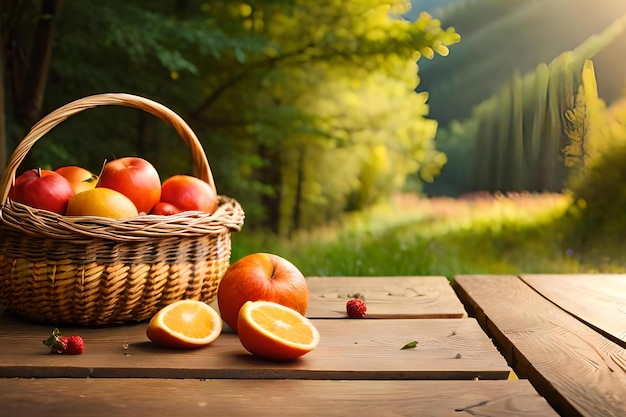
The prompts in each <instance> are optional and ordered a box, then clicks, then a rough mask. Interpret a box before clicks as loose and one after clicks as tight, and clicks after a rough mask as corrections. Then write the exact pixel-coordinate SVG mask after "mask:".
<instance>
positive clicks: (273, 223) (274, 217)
mask: <svg viewBox="0 0 626 417" xmlns="http://www.w3.org/2000/svg"><path fill="white" fill-rule="evenodd" d="M275 152H276V151H275V150H273V149H270V148H268V147H267V146H265V145H260V146H259V154H260V155H261V158H262V159H263V160H264V161H265V165H264V166H263V167H262V168H261V169H260V170H259V180H260V181H261V182H262V183H263V184H265V185H268V186H270V187H271V189H272V190H273V191H274V192H273V193H271V194H269V193H263V194H262V196H261V204H262V206H263V207H264V208H265V210H266V212H265V218H264V221H263V222H262V224H263V225H264V226H265V227H266V228H267V229H268V230H269V231H271V232H273V233H280V202H281V172H280V160H279V158H278V155H276V154H275Z"/></svg>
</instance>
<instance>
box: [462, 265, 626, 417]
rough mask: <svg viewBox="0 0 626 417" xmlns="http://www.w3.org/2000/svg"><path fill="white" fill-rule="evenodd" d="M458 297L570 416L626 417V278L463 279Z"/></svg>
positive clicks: (518, 366) (551, 400) (522, 371)
mask: <svg viewBox="0 0 626 417" xmlns="http://www.w3.org/2000/svg"><path fill="white" fill-rule="evenodd" d="M455 281H456V287H457V292H458V294H459V296H460V297H461V299H462V300H463V301H464V302H465V304H466V305H467V306H468V310H469V311H470V313H471V315H473V316H475V317H476V318H477V319H478V320H479V322H480V324H481V326H482V327H483V329H484V330H485V331H486V332H487V334H489V335H490V337H493V339H494V340H495V343H496V344H497V345H498V346H499V347H500V349H501V351H502V352H503V353H504V356H505V357H506V359H507V361H508V363H509V364H512V366H513V367H514V368H515V371H516V373H517V374H518V375H519V376H520V377H523V378H528V379H529V380H530V382H531V383H532V384H533V386H534V387H535V388H536V389H537V391H538V392H539V393H541V394H542V395H543V396H544V397H545V398H546V399H547V400H548V401H549V403H550V404H551V405H552V406H553V407H554V409H555V410H556V411H558V412H559V413H560V414H561V415H563V416H602V417H612V416H615V417H618V416H626V275H608V274H597V275H522V276H519V277H518V276H510V275H502V276H494V275H463V276H457V277H456V278H455Z"/></svg>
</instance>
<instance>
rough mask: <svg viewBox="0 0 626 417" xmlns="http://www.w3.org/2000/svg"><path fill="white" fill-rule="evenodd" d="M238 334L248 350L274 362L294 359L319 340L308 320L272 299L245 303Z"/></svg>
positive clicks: (241, 312) (240, 313)
mask: <svg viewBox="0 0 626 417" xmlns="http://www.w3.org/2000/svg"><path fill="white" fill-rule="evenodd" d="M237 335H238V336H239V340H240V341H241V344H242V345H243V347H244V348H246V350H247V351H248V352H250V353H252V354H253V355H256V356H259V357H261V358H265V359H270V360H275V361H289V360H294V359H296V358H298V357H300V356H302V355H304V354H306V353H309V352H310V351H312V350H313V349H315V347H316V346H317V345H318V343H319V341H320V334H319V332H318V330H317V329H316V328H315V326H314V325H313V323H312V322H311V321H310V320H309V319H307V318H306V317H304V316H303V315H302V314H300V313H299V312H297V311H296V310H294V309H292V308H289V307H285V306H283V305H281V304H277V303H274V302H271V301H248V302H246V303H245V304H244V305H243V306H242V307H241V309H240V310H239V317H238V319H237Z"/></svg>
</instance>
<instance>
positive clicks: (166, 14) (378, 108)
mask: <svg viewBox="0 0 626 417" xmlns="http://www.w3.org/2000/svg"><path fill="white" fill-rule="evenodd" d="M408 4H409V3H408V2H406V1H401V0H398V1H393V2H391V3H390V2H388V1H382V0H367V1H361V2H343V1H339V0H324V1H321V2H314V3H312V2H308V1H304V0H267V1H261V0H255V1H248V2H231V1H220V0H211V1H198V0H196V1H193V0H189V1H181V2H173V3H172V2H166V1H163V0H161V1H156V2H153V1H150V2H148V1H145V0H142V1H136V2H123V1H121V0H110V1H108V2H104V3H99V4H95V3H93V2H68V3H66V4H65V7H64V11H63V14H62V15H61V18H60V20H59V21H58V24H57V38H56V39H57V42H56V46H55V54H54V56H53V60H52V62H51V71H50V77H49V83H48V90H47V91H48V93H47V95H46V97H45V100H44V106H45V107H46V108H47V109H54V108H56V107H59V106H60V105H62V104H65V103H66V102H68V101H70V100H73V99H76V98H78V97H82V96H85V95H90V94H94V93H96V92H103V91H127V92H132V93H136V94H139V95H144V96H147V97H150V98H153V99H155V100H157V101H160V102H162V103H164V104H166V105H167V106H168V107H170V108H172V109H173V110H175V111H176V112H177V113H179V114H180V115H181V116H182V117H183V118H184V119H185V120H186V121H187V122H188V123H189V124H190V125H191V126H192V128H193V129H194V130H195V131H196V133H197V134H198V136H199V137H200V138H201V140H202V142H203V145H204V147H205V150H206V152H207V155H208V156H209V160H210V162H211V168H212V170H213V171H214V175H215V177H216V182H217V184H218V188H219V189H218V191H221V192H222V193H224V194H228V195H231V196H234V197H235V198H237V199H239V200H240V201H241V202H242V204H243V206H244V207H245V210H246V214H247V220H248V224H251V223H253V224H259V225H262V226H264V227H266V228H268V229H269V230H272V231H283V232H288V231H289V230H292V229H294V228H301V227H305V226H307V225H314V224H317V223H319V222H323V221H326V220H328V219H331V218H333V217H335V216H336V215H338V214H340V213H342V212H343V211H345V210H347V209H349V208H362V207H364V206H366V205H368V204H371V203H372V201H373V200H374V198H373V197H374V196H376V195H380V196H384V195H388V194H389V193H390V192H392V191H393V190H397V189H398V188H399V187H401V186H402V183H403V180H404V178H405V177H406V176H407V175H408V174H409V173H413V172H417V171H420V172H422V173H423V175H424V177H425V178H428V177H429V176H430V177H432V176H433V175H434V174H436V172H437V170H438V169H439V168H440V167H441V165H442V163H443V162H442V161H443V156H442V155H441V154H440V153H438V152H437V151H436V150H435V149H434V143H433V137H434V132H435V129H436V124H435V123H434V122H433V121H430V120H427V119H426V118H425V117H426V115H427V106H426V105H425V100H426V95H425V94H416V93H415V91H414V89H415V87H416V85H417V84H418V82H419V79H418V77H417V66H416V60H417V59H419V58H420V57H422V56H426V57H432V56H433V55H434V54H435V53H438V54H441V55H446V54H447V53H448V49H447V45H450V44H453V43H455V42H458V41H459V36H458V35H457V34H456V33H455V32H454V30H453V29H447V30H445V29H443V28H441V25H440V23H439V21H437V20H435V19H432V18H431V17H430V16H428V15H425V14H424V15H422V16H421V17H420V18H419V19H417V20H416V21H415V22H408V21H406V20H404V19H402V18H401V15H402V13H404V12H406V10H407V9H406V8H407V7H408ZM87 113H89V114H85V115H84V116H83V115H82V114H81V116H80V117H76V120H70V121H67V122H64V125H65V124H66V123H67V124H68V125H70V126H71V127H69V128H63V129H62V130H61V131H59V132H57V131H56V130H57V129H55V130H54V131H53V132H51V133H50V135H51V139H52V140H50V141H48V140H46V141H45V143H42V147H41V148H39V149H33V151H32V152H33V155H34V157H33V158H34V160H37V161H40V162H43V163H46V164H49V165H54V164H58V163H59V161H64V162H68V161H69V162H72V163H81V164H85V163H86V162H84V161H88V163H87V164H88V165H90V166H92V167H99V165H100V164H101V161H102V158H103V157H104V156H106V157H111V156H114V155H115V154H117V155H119V154H122V153H125V154H131V153H141V154H142V155H144V156H146V157H147V158H148V159H150V160H153V161H155V163H156V165H158V167H159V170H160V172H162V173H163V175H168V174H169V173H174V172H180V171H181V170H187V169H188V168H187V166H186V164H187V161H186V159H185V157H186V152H185V151H186V150H185V149H182V147H180V146H172V142H171V139H169V138H168V132H166V130H164V129H161V128H160V127H159V125H157V124H156V123H158V122H159V121H153V120H152V118H150V117H146V116H145V115H143V114H139V115H137V114H138V113H137V112H130V113H129V112H128V111H118V110H116V109H111V110H109V109H106V110H98V111H97V112H94V113H93V114H92V111H91V110H90V111H89V112H87ZM72 119H74V118H72ZM112 120H113V121H114V123H111V121H112ZM102 125H104V126H106V129H104V131H103V130H102V129H100V130H98V129H97V127H98V126H102ZM170 136H171V135H170ZM129 137H130V138H132V140H129ZM86 138H90V139H86ZM174 143H175V142H174ZM110 148H114V150H113V151H112V150H110ZM81 161H83V162H81ZM384 167H386V168H385V169H383V168H384Z"/></svg>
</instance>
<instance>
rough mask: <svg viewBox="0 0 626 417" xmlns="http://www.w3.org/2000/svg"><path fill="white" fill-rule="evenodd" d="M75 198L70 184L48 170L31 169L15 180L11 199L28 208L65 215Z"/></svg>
mask: <svg viewBox="0 0 626 417" xmlns="http://www.w3.org/2000/svg"><path fill="white" fill-rule="evenodd" d="M73 196H74V191H73V190H72V187H71V186H70V183H69V182H68V181H67V180H66V179H65V178H64V177H63V176H62V175H60V174H57V173H56V172H54V171H50V170H47V169H30V170H28V171H26V172H24V173H23V174H21V175H20V176H19V177H17V178H16V179H15V183H14V184H13V187H12V188H11V190H10V191H9V198H10V199H11V200H13V201H15V202H18V203H23V204H26V205H28V206H31V207H34V208H38V209H43V210H49V211H53V212H55V213H58V214H64V213H65V209H66V208H67V202H68V201H69V200H70V198H72V197H73Z"/></svg>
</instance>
